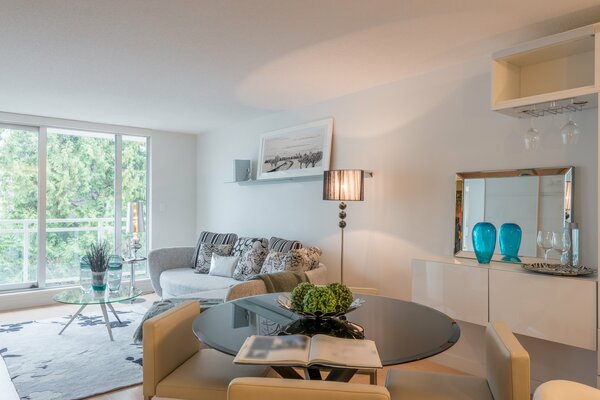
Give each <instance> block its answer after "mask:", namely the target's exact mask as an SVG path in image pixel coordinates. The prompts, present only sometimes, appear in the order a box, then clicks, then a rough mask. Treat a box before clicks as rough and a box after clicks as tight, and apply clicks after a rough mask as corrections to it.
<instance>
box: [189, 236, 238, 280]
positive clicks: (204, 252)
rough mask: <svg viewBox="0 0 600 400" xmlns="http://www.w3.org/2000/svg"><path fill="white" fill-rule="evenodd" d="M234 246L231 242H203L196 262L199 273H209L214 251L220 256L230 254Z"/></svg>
mask: <svg viewBox="0 0 600 400" xmlns="http://www.w3.org/2000/svg"><path fill="white" fill-rule="evenodd" d="M232 248H233V246H232V245H230V244H210V243H201V244H200V251H199V252H198V258H197V262H196V273H197V274H208V271H209V270H210V260H211V259H212V255H213V253H214V254H216V255H218V256H228V255H230V254H231V249H232Z"/></svg>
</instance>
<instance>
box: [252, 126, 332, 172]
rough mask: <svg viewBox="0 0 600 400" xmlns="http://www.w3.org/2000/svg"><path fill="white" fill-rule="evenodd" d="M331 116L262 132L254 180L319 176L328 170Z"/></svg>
mask: <svg viewBox="0 0 600 400" xmlns="http://www.w3.org/2000/svg"><path fill="white" fill-rule="evenodd" d="M332 137H333V118H325V119H320V120H318V121H313V122H308V123H305V124H301V125H295V126H292V127H289V128H283V129H278V130H276V131H272V132H267V133H263V134H262V135H260V146H259V152H258V162H257V164H258V165H257V171H256V179H257V180H266V179H285V178H295V177H305V176H317V175H322V174H323V171H326V170H328V169H329V163H330V160H331V141H332Z"/></svg>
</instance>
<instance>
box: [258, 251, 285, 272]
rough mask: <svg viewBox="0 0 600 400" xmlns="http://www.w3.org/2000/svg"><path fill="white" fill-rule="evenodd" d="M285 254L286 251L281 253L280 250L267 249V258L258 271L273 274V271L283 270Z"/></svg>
mask: <svg viewBox="0 0 600 400" xmlns="http://www.w3.org/2000/svg"><path fill="white" fill-rule="evenodd" d="M286 255H287V253H282V252H280V251H269V254H267V258H266V259H265V262H264V263H263V265H262V267H261V269H260V273H261V274H273V273H275V272H282V271H285V256H286Z"/></svg>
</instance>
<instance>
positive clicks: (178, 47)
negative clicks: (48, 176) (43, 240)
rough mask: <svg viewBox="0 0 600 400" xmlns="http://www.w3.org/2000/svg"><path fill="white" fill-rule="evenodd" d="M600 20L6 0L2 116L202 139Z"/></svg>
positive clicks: (539, 11)
mask: <svg viewBox="0 0 600 400" xmlns="http://www.w3.org/2000/svg"><path fill="white" fill-rule="evenodd" d="M598 20H600V5H598V0H568V1H567V0H530V1H523V0H496V1H491V0H455V1H451V0H210V1H209V0H196V1H194V0H95V1H94V0H69V1H68V0H37V1H35V0H0V111H6V112H15V113H24V114H33V115H41V116H50V117H60V118H69V119H78V120H85V121H93V122H104V123H111V124H120V125H130V126H138V127H146V128H153V129H159V130H168V131H180V132H192V133H199V132H206V131H210V130H214V129H217V128H221V127H224V126H227V125H229V124H234V123H238V122H241V121H244V120H247V119H252V118H256V117H259V116H262V115H265V114H267V113H272V112H276V111H281V110H288V109H292V108H296V107H300V106H303V105H307V104H312V103H316V102H320V101H323V100H326V99H329V98H334V97H338V96H342V95H345V94H348V93H352V92H356V91H360V90H364V89H367V88H370V87H374V86H378V85H382V84H385V83H389V82H393V81H397V80H400V79H403V78H406V77H408V76H410V75H413V74H415V73H421V72H425V71H427V70H431V69H434V68H439V67H443V66H446V65H449V64H453V63H457V62H461V61H462V60H465V59H468V58H469V57H473V56H477V55H482V54H489V53H491V52H493V51H495V50H498V49H500V48H502V47H504V46H508V45H512V44H513V43H516V42H519V41H522V40H525V39H532V38H536V37H539V36H543V35H546V34H550V33H557V32H561V31H563V30H566V29H571V28H574V27H578V26H582V25H586V24H589V23H593V22H596V21H598Z"/></svg>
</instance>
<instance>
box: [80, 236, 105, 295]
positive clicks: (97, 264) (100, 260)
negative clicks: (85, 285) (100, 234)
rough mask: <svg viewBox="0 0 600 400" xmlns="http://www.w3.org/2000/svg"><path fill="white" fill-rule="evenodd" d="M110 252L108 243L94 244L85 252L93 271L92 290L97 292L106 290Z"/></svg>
mask: <svg viewBox="0 0 600 400" xmlns="http://www.w3.org/2000/svg"><path fill="white" fill-rule="evenodd" d="M109 255H110V250H109V246H108V243H107V242H106V241H102V242H100V243H92V244H90V246H89V247H88V249H87V251H86V252H85V257H86V258H87V261H88V263H89V265H90V269H91V270H92V288H93V289H94V290H96V291H104V290H106V270H107V268H108V259H109Z"/></svg>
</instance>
